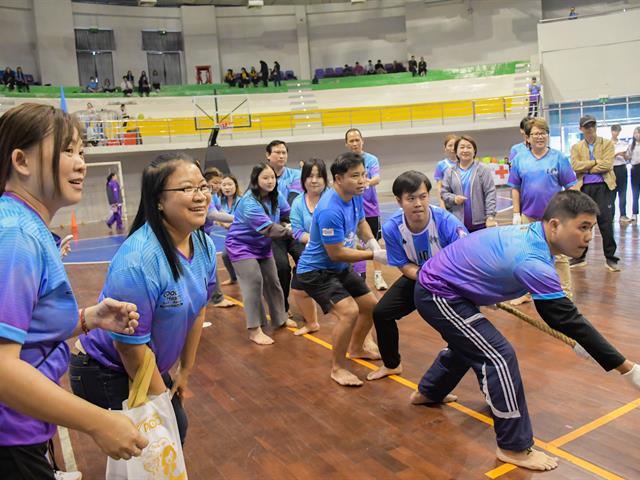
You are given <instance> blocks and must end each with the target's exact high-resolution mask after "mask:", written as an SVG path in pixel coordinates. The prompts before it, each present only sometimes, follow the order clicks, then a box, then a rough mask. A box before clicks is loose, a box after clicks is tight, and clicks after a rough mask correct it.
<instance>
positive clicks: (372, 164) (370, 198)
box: [362, 152, 380, 217]
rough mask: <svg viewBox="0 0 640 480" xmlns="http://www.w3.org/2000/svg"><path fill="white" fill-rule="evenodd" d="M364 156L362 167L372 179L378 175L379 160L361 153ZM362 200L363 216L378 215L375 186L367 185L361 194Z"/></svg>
mask: <svg viewBox="0 0 640 480" xmlns="http://www.w3.org/2000/svg"><path fill="white" fill-rule="evenodd" d="M362 157H363V158H364V169H365V170H366V172H367V178H368V179H372V178H373V177H377V176H379V175H380V162H379V161H378V157H376V156H375V155H371V154H370V153H367V152H364V153H363V154H362ZM362 202H363V205H364V215H365V217H378V216H380V205H379V204H378V192H377V191H376V187H367V188H366V189H365V190H364V193H363V194H362Z"/></svg>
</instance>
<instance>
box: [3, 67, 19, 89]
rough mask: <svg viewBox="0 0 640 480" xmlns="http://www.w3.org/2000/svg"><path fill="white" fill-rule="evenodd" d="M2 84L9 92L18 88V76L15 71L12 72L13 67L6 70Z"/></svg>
mask: <svg viewBox="0 0 640 480" xmlns="http://www.w3.org/2000/svg"><path fill="white" fill-rule="evenodd" d="M2 83H3V84H4V86H5V87H7V88H8V89H9V90H13V89H14V88H15V87H16V74H15V73H14V72H13V70H11V67H7V68H5V69H4V74H3V76H2Z"/></svg>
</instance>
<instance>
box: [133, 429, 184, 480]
mask: <svg viewBox="0 0 640 480" xmlns="http://www.w3.org/2000/svg"><path fill="white" fill-rule="evenodd" d="M142 455H143V457H144V469H145V470H146V471H147V472H149V473H150V474H151V475H150V476H149V477H148V478H149V479H150V480H161V479H162V480H186V478H187V474H186V473H185V472H180V471H179V467H178V465H177V463H178V462H177V458H178V453H177V452H176V449H175V447H174V446H173V443H172V442H171V440H169V439H168V438H161V439H158V440H157V441H155V442H153V443H150V444H149V445H148V446H147V448H146V449H145V450H144V453H143V454H142Z"/></svg>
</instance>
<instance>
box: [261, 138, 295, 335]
mask: <svg viewBox="0 0 640 480" xmlns="http://www.w3.org/2000/svg"><path fill="white" fill-rule="evenodd" d="M266 157H267V161H268V162H269V165H271V167H272V168H273V171H274V172H275V173H276V180H277V188H278V193H280V195H282V196H283V197H284V198H285V199H286V200H287V202H288V203H289V205H291V204H292V203H293V200H294V199H295V198H296V197H297V196H298V195H299V194H300V193H301V192H302V186H301V184H300V173H301V172H300V169H298V168H290V167H287V160H288V158H289V149H288V147H287V144H286V143H285V142H283V141H282V140H272V141H271V142H269V144H268V145H267V146H266ZM271 248H272V250H273V257H274V260H275V262H276V268H277V269H278V279H279V280H280V286H281V287H282V293H283V295H284V307H285V310H286V311H287V314H288V317H289V319H288V320H287V326H288V327H296V326H297V325H296V323H295V322H294V321H293V320H292V319H291V313H290V312H289V291H290V289H291V264H290V263H289V255H291V257H292V258H293V261H294V262H296V263H297V262H298V258H299V257H300V253H301V252H302V250H303V249H304V245H302V244H300V243H298V242H297V241H296V240H294V239H293V238H292V237H289V238H279V239H274V240H273V242H272V243H271Z"/></svg>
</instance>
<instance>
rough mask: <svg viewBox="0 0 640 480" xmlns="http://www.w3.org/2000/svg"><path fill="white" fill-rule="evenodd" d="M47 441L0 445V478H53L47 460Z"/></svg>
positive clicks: (26, 479)
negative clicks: (10, 445)
mask: <svg viewBox="0 0 640 480" xmlns="http://www.w3.org/2000/svg"><path fill="white" fill-rule="evenodd" d="M47 443H48V442H44V443H38V444H35V445H20V446H14V447H0V478H2V480H55V476H54V473H53V467H52V466H51V464H50V463H49V460H47V457H46V455H47Z"/></svg>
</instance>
